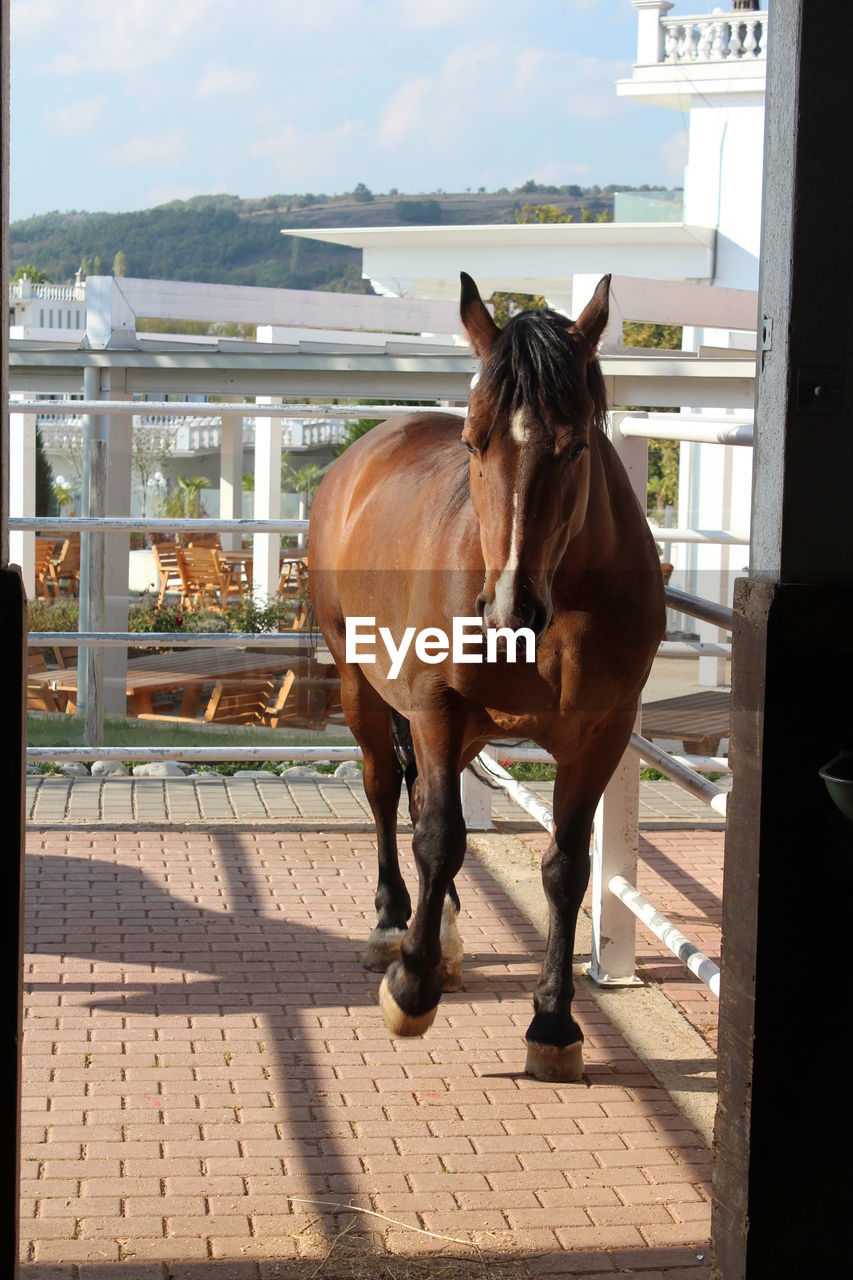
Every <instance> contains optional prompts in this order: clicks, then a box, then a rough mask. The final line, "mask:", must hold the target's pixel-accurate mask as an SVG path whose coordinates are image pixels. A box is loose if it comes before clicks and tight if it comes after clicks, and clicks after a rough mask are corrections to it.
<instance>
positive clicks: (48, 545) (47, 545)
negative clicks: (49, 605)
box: [35, 537, 56, 600]
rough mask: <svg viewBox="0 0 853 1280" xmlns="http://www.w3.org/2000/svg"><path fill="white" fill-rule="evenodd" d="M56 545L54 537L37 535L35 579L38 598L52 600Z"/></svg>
mask: <svg viewBox="0 0 853 1280" xmlns="http://www.w3.org/2000/svg"><path fill="white" fill-rule="evenodd" d="M55 546H56V543H55V542H54V540H53V538H39V537H36V561H35V581H36V599H37V600H52V599H53V598H54V597H53V583H52V581H51V572H50V571H51V568H52V567H53V549H54V547H55Z"/></svg>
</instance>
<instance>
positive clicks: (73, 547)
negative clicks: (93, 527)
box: [50, 534, 80, 600]
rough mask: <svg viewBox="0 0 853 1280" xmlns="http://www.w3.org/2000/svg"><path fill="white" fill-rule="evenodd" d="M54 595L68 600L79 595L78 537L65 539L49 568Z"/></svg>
mask: <svg viewBox="0 0 853 1280" xmlns="http://www.w3.org/2000/svg"><path fill="white" fill-rule="evenodd" d="M50 578H51V583H52V586H53V590H54V594H55V596H56V599H57V600H58V599H59V598H60V596H65V597H66V598H68V599H70V598H72V597H73V596H79V594H80V535H79V534H78V535H77V536H76V537H72V538H66V540H65V542H63V544H62V550H61V551H60V553H59V555H58V556H57V558H56V559H55V560H54V561H53V562H52V564H51V566H50Z"/></svg>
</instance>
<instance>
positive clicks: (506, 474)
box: [459, 272, 610, 635]
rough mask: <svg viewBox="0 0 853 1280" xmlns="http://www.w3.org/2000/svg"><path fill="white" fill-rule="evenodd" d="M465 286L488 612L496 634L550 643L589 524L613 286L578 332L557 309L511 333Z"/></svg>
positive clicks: (515, 320)
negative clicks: (566, 571)
mask: <svg viewBox="0 0 853 1280" xmlns="http://www.w3.org/2000/svg"><path fill="white" fill-rule="evenodd" d="M461 284H462V292H461V297H460V304H459V311H460V316H461V319H462V324H463V326H464V328H465V332H466V334H467V335H468V338H469V340H470V342H471V345H472V347H473V349H474V351H475V352H476V354H477V355H478V356H479V357H480V359H481V361H482V369H481V374H480V376H479V377H478V379H477V380H476V383H475V382H472V384H471V392H470V395H469V397H468V416H467V418H466V419H465V426H464V429H463V432H462V443H463V444H464V445H465V446H466V447H467V448H468V450H469V452H470V453H471V455H472V458H471V464H470V468H469V481H470V491H471V502H472V505H473V507H474V511H475V513H476V516H477V520H478V522H479V526H480V546H481V549H482V553H483V560H484V562H485V567H486V574H485V580H484V582H483V590H482V592H481V593H480V595H479V596H478V597H477V609H478V611H479V613H480V616H481V617H482V619H483V623H484V625H485V626H487V627H500V628H503V627H509V628H512V629H517V628H518V627H520V626H529V627H531V628H532V629H533V630H534V631H535V632H536V634H537V635H539V634H541V633H542V631H543V630H544V629H545V627H546V626H547V625H548V623H549V621H550V618H551V607H552V606H551V583H552V582H553V579H554V575H555V573H556V572H557V567H558V565H559V564H560V562H561V560H562V559H563V557H564V555H566V552H567V547H568V545H569V542H570V540H571V539H572V538H573V537H576V536H577V535H578V534H579V532H580V531H581V529H582V528H583V525H584V521H585V520H586V514H587V507H588V503H589V494H590V483H591V475H592V466H593V464H592V463H591V457H592V456H594V457H595V458H596V459H597V458H598V452H599V451H598V444H597V441H595V437H596V436H597V425H596V424H600V423H601V421H602V420H603V415H604V412H605V408H606V397H605V390H604V382H603V379H602V377H601V372H600V369H599V368H598V365H597V363H596V361H595V351H596V349H597V347H598V343H599V341H600V339H601V335H602V333H603V332H604V329H605V327H606V325H607V318H608V306H609V303H608V298H609V289H610V277H609V276H604V277H603V279H602V280H600V281H599V284H598V286H597V288H596V289H595V292H594V294H593V296H592V298H591V299H590V301H589V303H588V304H587V305H586V307H584V309H583V311H582V312H581V314H580V316H579V317H578V319H577V321H575V323H574V324H573V323H572V322H571V321H569V320H567V319H566V318H565V317H564V316H561V315H558V314H557V313H556V312H554V311H548V310H547V309H546V310H544V311H536V312H532V313H524V314H518V315H515V316H513V317H512V319H510V321H509V322H508V324H507V326H506V328H504V329H499V328H498V326H497V325H496V324H495V322H494V320H493V319H492V317H491V315H490V314H489V312H488V309H487V308H486V306H485V305H484V303H483V301H482V299H481V297H480V294H479V291H478V289H477V286H476V284H475V283H474V281H473V280H472V279H471V277H470V276H468V275H466V274H465V272H462V275H461ZM594 441H595V442H594Z"/></svg>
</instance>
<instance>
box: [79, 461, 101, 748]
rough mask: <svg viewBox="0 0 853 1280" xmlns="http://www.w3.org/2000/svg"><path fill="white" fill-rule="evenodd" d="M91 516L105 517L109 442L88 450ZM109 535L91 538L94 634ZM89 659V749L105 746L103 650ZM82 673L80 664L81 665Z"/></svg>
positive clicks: (94, 650) (90, 654)
mask: <svg viewBox="0 0 853 1280" xmlns="http://www.w3.org/2000/svg"><path fill="white" fill-rule="evenodd" d="M88 492H89V508H90V509H89V514H90V515H96V514H97V515H102V514H103V513H104V508H105V507H106V501H107V442H106V440H100V439H96V440H92V442H91V445H90V448H89V479H88ZM105 538H106V534H104V533H93V534H90V535H89V573H88V583H87V588H88V596H87V617H88V624H89V626H90V627H91V630H92V631H103V630H104V622H105V606H104V561H105V554H104V553H105V547H104V539H105ZM85 654H86V660H85V668H86V705H85V716H86V732H85V739H84V741H85V743H86V746H87V747H100V746H103V743H104V650H103V649H102V648H100V647H93V648H87V649H86V650H85ZM78 671H79V664H78Z"/></svg>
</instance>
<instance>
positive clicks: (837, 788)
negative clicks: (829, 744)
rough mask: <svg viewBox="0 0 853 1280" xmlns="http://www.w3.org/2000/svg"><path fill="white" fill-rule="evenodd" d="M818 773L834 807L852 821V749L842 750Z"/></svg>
mask: <svg viewBox="0 0 853 1280" xmlns="http://www.w3.org/2000/svg"><path fill="white" fill-rule="evenodd" d="M818 773H819V774H820V776H821V777H822V778H823V781H824V785H825V786H826V789H827V791H828V792H829V794H830V797H831V799H832V802H833V804H834V805H835V807H836V809H840V810H841V812H842V813H843V814H844V816H845V818H846V819H847V821H848V822H853V751H842V752H841V754H840V755H837V756H836V757H835V758H834V759H833V760H830V761H829V763H828V764H825V765H824V766H823V768H822V769H818Z"/></svg>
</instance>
